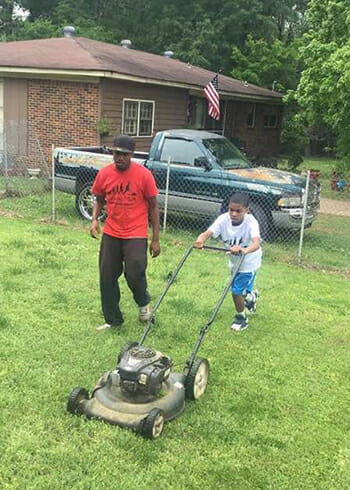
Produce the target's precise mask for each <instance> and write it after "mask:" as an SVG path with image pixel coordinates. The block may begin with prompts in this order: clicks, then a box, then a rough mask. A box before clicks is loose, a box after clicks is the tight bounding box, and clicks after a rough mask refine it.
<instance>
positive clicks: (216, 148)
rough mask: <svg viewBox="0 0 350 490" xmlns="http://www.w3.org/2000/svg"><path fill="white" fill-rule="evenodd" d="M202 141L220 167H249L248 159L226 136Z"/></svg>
mask: <svg viewBox="0 0 350 490" xmlns="http://www.w3.org/2000/svg"><path fill="white" fill-rule="evenodd" d="M202 141H203V145H204V146H205V147H206V148H207V149H208V150H209V151H210V153H211V154H212V155H213V156H214V158H215V159H216V161H217V163H218V164H219V165H220V167H223V168H225V169H229V168H249V167H251V164H250V162H249V160H247V158H245V156H243V155H242V153H241V152H240V151H239V150H238V148H236V147H235V146H234V145H233V144H232V143H231V142H230V141H229V140H227V139H226V138H215V139H214V138H213V139H203V140H202Z"/></svg>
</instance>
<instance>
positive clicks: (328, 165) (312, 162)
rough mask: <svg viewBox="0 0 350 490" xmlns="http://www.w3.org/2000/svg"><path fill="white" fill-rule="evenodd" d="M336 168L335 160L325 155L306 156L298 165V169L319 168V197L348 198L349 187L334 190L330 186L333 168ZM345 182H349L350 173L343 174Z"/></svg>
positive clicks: (349, 195)
mask: <svg viewBox="0 0 350 490" xmlns="http://www.w3.org/2000/svg"><path fill="white" fill-rule="evenodd" d="M335 168H336V160H335V159H334V158H326V157H317V158H316V157H313V158H311V157H308V158H305V160H304V161H303V163H302V164H301V165H300V166H299V168H298V171H301V170H309V169H316V170H320V177H319V182H320V184H321V197H325V198H328V199H338V200H342V201H349V200H350V189H349V190H346V191H342V192H339V191H334V190H332V188H331V179H332V174H333V171H334V169H335ZM345 179H346V180H347V182H350V173H349V175H346V176H345Z"/></svg>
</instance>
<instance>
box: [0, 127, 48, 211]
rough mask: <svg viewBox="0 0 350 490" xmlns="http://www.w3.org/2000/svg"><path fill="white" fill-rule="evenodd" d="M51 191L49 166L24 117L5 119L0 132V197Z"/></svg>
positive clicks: (8, 197) (17, 196)
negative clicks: (6, 120) (19, 120)
mask: <svg viewBox="0 0 350 490" xmlns="http://www.w3.org/2000/svg"><path fill="white" fill-rule="evenodd" d="M50 192H51V183H50V173H49V166H48V163H47V161H46V158H45V155H44V153H43V151H42V148H41V146H40V143H39V140H38V138H37V136H36V134H35V132H34V131H33V129H32V128H31V126H30V125H29V124H28V122H27V121H21V122H17V121H8V122H6V123H5V124H4V126H3V130H2V132H0V206H1V200H6V199H20V198H23V197H25V196H29V195H31V196H35V195H40V194H44V193H46V194H48V193H50Z"/></svg>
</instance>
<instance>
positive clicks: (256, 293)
mask: <svg viewBox="0 0 350 490" xmlns="http://www.w3.org/2000/svg"><path fill="white" fill-rule="evenodd" d="M250 294H251V299H250V300H249V301H248V300H245V302H244V303H245V306H246V308H247V310H248V311H250V313H255V311H256V302H257V299H258V297H259V291H258V290H257V289H255V290H254V291H252V292H251V293H250Z"/></svg>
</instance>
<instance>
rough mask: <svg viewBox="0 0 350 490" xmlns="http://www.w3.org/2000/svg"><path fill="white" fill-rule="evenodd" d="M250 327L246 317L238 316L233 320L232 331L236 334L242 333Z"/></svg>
mask: <svg viewBox="0 0 350 490" xmlns="http://www.w3.org/2000/svg"><path fill="white" fill-rule="evenodd" d="M248 327H249V320H248V318H247V317H246V316H243V315H238V314H237V315H236V316H235V317H234V319H233V323H232V325H231V330H234V331H235V332H241V331H242V330H245V329H246V328H248Z"/></svg>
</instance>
